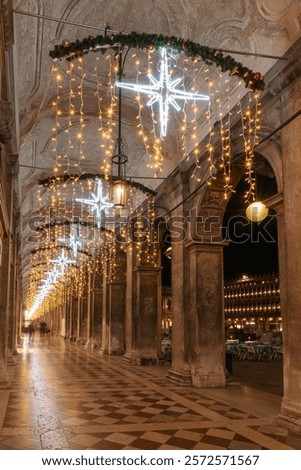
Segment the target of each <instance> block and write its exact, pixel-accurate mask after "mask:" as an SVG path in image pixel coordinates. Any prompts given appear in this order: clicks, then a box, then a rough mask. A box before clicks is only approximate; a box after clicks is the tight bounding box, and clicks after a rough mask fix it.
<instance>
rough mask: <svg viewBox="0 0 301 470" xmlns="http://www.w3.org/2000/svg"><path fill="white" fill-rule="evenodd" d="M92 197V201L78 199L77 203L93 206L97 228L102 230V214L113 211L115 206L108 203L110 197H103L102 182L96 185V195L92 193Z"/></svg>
mask: <svg viewBox="0 0 301 470" xmlns="http://www.w3.org/2000/svg"><path fill="white" fill-rule="evenodd" d="M90 194H91V196H92V199H79V198H76V199H75V200H76V201H77V202H81V203H82V204H87V205H88V206H91V209H92V211H95V212H96V224H97V227H98V228H100V223H101V212H102V211H104V212H105V213H107V211H108V209H111V208H112V207H113V206H114V204H113V203H111V202H108V197H107V196H105V197H103V196H102V184H101V181H100V180H98V181H97V183H96V194H94V193H90Z"/></svg>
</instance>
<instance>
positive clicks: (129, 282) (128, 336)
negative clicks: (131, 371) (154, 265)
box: [123, 244, 133, 363]
mask: <svg viewBox="0 0 301 470" xmlns="http://www.w3.org/2000/svg"><path fill="white" fill-rule="evenodd" d="M124 326H125V355H124V357H123V360H124V361H125V362H129V363H130V362H131V358H132V349H133V247H132V244H128V245H127V250H126V299H125V324H124Z"/></svg>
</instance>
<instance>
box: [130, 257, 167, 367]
mask: <svg viewBox="0 0 301 470" xmlns="http://www.w3.org/2000/svg"><path fill="white" fill-rule="evenodd" d="M160 274H161V268H155V267H152V266H146V265H141V266H135V267H134V268H133V290H132V296H133V297H132V300H133V304H132V321H131V326H132V335H131V336H132V347H131V354H130V358H129V359H130V362H131V363H132V364H137V365H147V364H157V363H158V361H159V359H158V343H159V341H160V338H158V318H159V317H160V319H161V303H160V302H161V295H160V290H161V276H160ZM127 356H128V357H129V354H127Z"/></svg>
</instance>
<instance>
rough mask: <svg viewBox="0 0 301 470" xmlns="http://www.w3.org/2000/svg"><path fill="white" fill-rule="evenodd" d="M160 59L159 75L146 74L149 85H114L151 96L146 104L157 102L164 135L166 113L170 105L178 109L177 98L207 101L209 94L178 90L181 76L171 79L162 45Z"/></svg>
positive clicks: (161, 130) (163, 135)
mask: <svg viewBox="0 0 301 470" xmlns="http://www.w3.org/2000/svg"><path fill="white" fill-rule="evenodd" d="M160 53H161V58H162V59H161V61H160V64H159V71H160V76H159V80H157V79H156V78H155V77H154V76H153V75H151V74H148V78H149V79H150V81H151V83H152V84H151V85H140V84H137V83H126V82H119V81H117V82H116V85H117V86H118V87H120V88H124V89H126V90H133V91H138V93H146V94H148V95H150V96H151V98H150V100H149V101H148V102H147V105H148V106H152V105H153V104H155V103H159V115H160V125H161V129H160V136H161V137H165V136H166V133H167V123H168V113H169V106H170V105H172V106H173V107H174V108H175V109H176V111H180V109H181V108H180V106H179V105H178V103H177V100H182V101H187V100H193V101H196V100H202V101H209V99H210V98H209V96H207V95H200V94H199V93H191V92H188V91H184V90H179V89H177V88H176V86H177V85H178V84H179V83H180V82H181V81H182V77H180V78H176V79H175V80H172V79H171V76H170V72H169V61H170V59H169V58H168V56H167V51H166V49H165V48H164V47H162V48H160Z"/></svg>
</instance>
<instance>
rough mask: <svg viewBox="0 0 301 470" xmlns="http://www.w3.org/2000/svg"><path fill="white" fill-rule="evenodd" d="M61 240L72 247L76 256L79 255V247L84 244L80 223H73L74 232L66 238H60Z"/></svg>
mask: <svg viewBox="0 0 301 470" xmlns="http://www.w3.org/2000/svg"><path fill="white" fill-rule="evenodd" d="M59 242H62V243H66V244H67V245H69V246H70V247H71V248H72V252H73V256H74V258H76V257H77V252H78V249H79V248H80V247H81V246H82V242H81V241H80V238H79V227H78V225H75V226H74V225H73V227H72V233H70V234H69V236H68V237H66V238H59Z"/></svg>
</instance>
